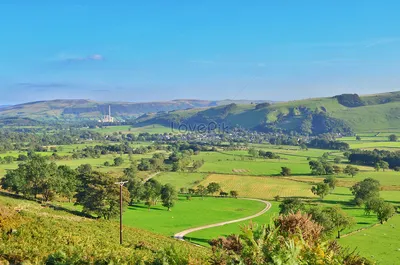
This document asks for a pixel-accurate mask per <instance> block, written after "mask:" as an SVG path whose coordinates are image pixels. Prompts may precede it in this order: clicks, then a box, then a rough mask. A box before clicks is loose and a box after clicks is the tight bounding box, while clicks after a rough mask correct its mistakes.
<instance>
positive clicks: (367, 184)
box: [350, 178, 380, 206]
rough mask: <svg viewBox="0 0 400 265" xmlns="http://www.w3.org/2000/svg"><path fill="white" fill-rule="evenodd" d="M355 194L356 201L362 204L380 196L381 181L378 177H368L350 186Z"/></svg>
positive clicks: (359, 204)
mask: <svg viewBox="0 0 400 265" xmlns="http://www.w3.org/2000/svg"><path fill="white" fill-rule="evenodd" d="M350 190H351V193H352V194H353V195H354V202H355V203H356V204H357V205H358V206H361V205H362V204H363V203H366V202H367V201H369V200H371V199H373V198H377V197H379V190H380V183H379V181H378V180H376V179H372V178H366V179H364V180H363V181H360V182H358V183H356V184H354V185H353V187H351V188H350Z"/></svg>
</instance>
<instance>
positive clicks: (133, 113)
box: [0, 99, 263, 121]
mask: <svg viewBox="0 0 400 265" xmlns="http://www.w3.org/2000/svg"><path fill="white" fill-rule="evenodd" d="M250 102H252V101H247V100H222V101H210V100H193V99H179V100H172V101H163V102H96V101H92V100H85V99H68V100H67V99H65V100H64V99H59V100H49V101H36V102H29V103H24V104H19V105H14V106H5V107H2V108H0V119H5V118H10V117H13V118H15V117H18V118H31V119H36V120H42V121H46V120H98V119H100V118H101V117H102V116H103V115H104V114H108V107H109V106H110V107H111V113H112V116H113V117H115V118H116V119H117V120H125V119H132V118H136V117H138V116H140V115H143V114H146V113H157V112H168V111H174V110H187V109H192V108H202V107H213V106H219V105H226V104H230V103H237V104H247V103H250ZM254 102H263V101H254Z"/></svg>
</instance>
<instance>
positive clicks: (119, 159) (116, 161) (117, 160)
mask: <svg viewBox="0 0 400 265" xmlns="http://www.w3.org/2000/svg"><path fill="white" fill-rule="evenodd" d="M123 163H124V159H123V158H122V157H116V158H114V160H113V164H111V163H110V162H108V161H106V162H104V166H106V167H109V166H114V167H119V166H120V165H122V164H123Z"/></svg>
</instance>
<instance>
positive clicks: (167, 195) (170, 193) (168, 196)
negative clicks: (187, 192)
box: [161, 184, 178, 211]
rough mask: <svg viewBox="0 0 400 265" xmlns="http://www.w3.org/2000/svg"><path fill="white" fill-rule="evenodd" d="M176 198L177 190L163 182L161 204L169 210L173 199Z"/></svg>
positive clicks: (173, 201)
mask: <svg viewBox="0 0 400 265" xmlns="http://www.w3.org/2000/svg"><path fill="white" fill-rule="evenodd" d="M177 199H178V196H177V192H176V190H175V188H174V187H173V186H172V185H171V184H165V185H164V186H163V187H162V188H161V200H162V202H163V204H162V205H163V206H164V207H167V208H168V211H170V210H171V207H173V206H174V205H175V201H176V200H177Z"/></svg>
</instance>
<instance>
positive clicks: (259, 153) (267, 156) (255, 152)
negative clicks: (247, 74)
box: [248, 147, 280, 159]
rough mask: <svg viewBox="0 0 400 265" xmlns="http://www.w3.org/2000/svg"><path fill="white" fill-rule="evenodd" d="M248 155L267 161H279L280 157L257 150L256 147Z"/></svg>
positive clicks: (250, 149)
mask: <svg viewBox="0 0 400 265" xmlns="http://www.w3.org/2000/svg"><path fill="white" fill-rule="evenodd" d="M248 154H249V155H250V156H252V157H261V158H265V159H279V158H280V156H279V155H277V154H275V153H273V152H270V151H264V150H257V149H255V148H254V147H251V148H249V150H248Z"/></svg>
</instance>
